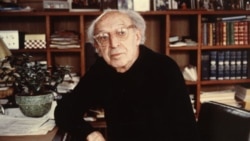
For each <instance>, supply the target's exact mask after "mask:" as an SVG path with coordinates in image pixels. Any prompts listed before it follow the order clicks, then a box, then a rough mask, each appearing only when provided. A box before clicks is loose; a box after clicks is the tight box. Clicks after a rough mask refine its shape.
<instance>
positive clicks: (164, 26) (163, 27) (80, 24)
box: [0, 10, 250, 113]
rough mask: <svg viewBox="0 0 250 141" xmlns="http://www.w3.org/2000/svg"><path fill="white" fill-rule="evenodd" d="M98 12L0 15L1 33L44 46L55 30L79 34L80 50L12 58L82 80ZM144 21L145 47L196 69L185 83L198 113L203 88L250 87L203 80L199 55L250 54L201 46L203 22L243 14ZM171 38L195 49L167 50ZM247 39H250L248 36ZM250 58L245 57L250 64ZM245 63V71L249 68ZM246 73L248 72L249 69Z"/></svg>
mask: <svg viewBox="0 0 250 141" xmlns="http://www.w3.org/2000/svg"><path fill="white" fill-rule="evenodd" d="M100 13H101V12H67V11H33V12H1V13H0V18H1V21H0V25H1V26H0V30H18V31H22V32H25V33H33V34H42V33H43V34H45V35H46V42H47V43H50V36H51V34H52V33H53V32H55V31H57V30H73V31H77V32H79V34H80V48H70V49H56V48H50V47H49V46H48V45H47V47H46V49H18V50H12V52H13V53H14V54H21V53H30V54H32V55H33V56H35V57H36V58H38V59H40V60H46V61H47V63H48V65H58V64H61V65H65V64H68V65H72V66H73V72H75V73H77V74H78V75H80V76H83V75H84V74H85V72H86V64H87V62H88V60H89V59H91V58H88V57H87V56H89V55H88V54H86V48H85V47H84V44H85V43H86V37H85V31H86V29H87V27H88V25H89V24H90V22H91V21H92V20H93V19H94V18H95V17H97V16H98V15H99V14H100ZM141 14H142V16H143V17H144V18H145V20H146V24H147V30H146V43H145V44H146V45H147V46H148V47H150V48H151V49H152V50H154V51H156V52H159V53H163V54H166V55H169V56H171V57H172V58H173V59H174V60H176V62H177V64H178V65H179V66H180V69H183V68H184V67H185V66H187V65H190V64H191V65H193V66H196V68H197V75H198V80H197V81H195V82H193V81H186V84H187V88H188V90H189V92H190V93H192V94H194V99H195V105H194V107H195V108H196V111H197V113H198V112H199V110H200V92H201V91H202V90H203V88H205V87H210V86H211V87H212V86H215V87H218V88H219V87H221V86H227V85H233V84H241V83H250V78H249V72H248V74H247V78H246V79H235V80H202V79H201V75H202V74H201V70H202V63H201V62H202V59H201V58H202V53H203V52H205V51H213V50H216V51H226V50H235V49H237V50H246V51H247V52H248V53H249V52H250V44H249V43H250V42H249V43H248V44H245V45H226V46H223V45H209V46H208V45H203V43H202V41H203V39H202V31H203V29H202V19H203V18H209V17H222V16H237V15H250V13H249V12H248V11H245V10H231V11H230V10H229V11H212V10H211V11H207V10H168V11H149V12H141ZM171 36H181V37H187V38H190V39H192V40H194V41H196V42H197V45H193V46H184V47H170V42H169V40H168V38H169V37H171ZM248 36H249V35H248ZM249 58H250V57H248V60H249ZM249 66H250V65H249V63H248V68H249ZM248 70H249V69H248Z"/></svg>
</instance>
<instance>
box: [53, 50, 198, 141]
mask: <svg viewBox="0 0 250 141" xmlns="http://www.w3.org/2000/svg"><path fill="white" fill-rule="evenodd" d="M95 105H98V106H102V107H103V108H104V110H105V118H106V122H107V130H108V141H194V140H196V121H195V116H194V114H193V111H192V106H191V103H190V99H189V96H188V92H187V88H186V86H185V82H184V79H183V76H182V74H181V71H180V70H179V67H178V66H177V64H176V63H175V62H174V61H173V60H172V59H171V58H170V57H168V56H166V55H162V54H158V53H155V52H153V51H152V50H150V49H148V48H147V47H145V46H143V45H141V46H140V55H139V57H138V59H137V60H136V62H135V63H134V64H133V66H132V67H131V68H130V69H129V70H128V71H127V72H125V73H118V72H116V71H115V70H114V69H113V68H112V67H110V66H109V65H107V64H106V62H105V61H104V60H103V59H102V58H98V59H97V61H96V62H95V64H94V65H93V66H92V67H91V68H90V69H89V70H88V71H87V73H86V74H85V75H84V76H83V77H82V78H81V80H80V82H79V84H78V85H77V86H76V88H75V89H74V90H73V92H72V93H71V94H68V95H67V96H65V97H64V98H63V99H62V100H61V101H60V102H59V103H58V106H57V107H56V110H55V119H56V124H57V126H59V127H60V128H63V129H65V130H66V131H69V132H70V133H71V134H72V135H73V136H74V137H75V139H79V140H82V141H83V140H84V139H85V138H86V135H87V134H89V133H90V132H92V131H94V129H93V128H92V127H91V126H90V124H89V123H87V122H85V121H84V120H83V118H82V117H83V114H84V113H85V112H86V111H87V110H88V109H89V108H90V107H93V106H95Z"/></svg>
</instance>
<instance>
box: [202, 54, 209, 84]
mask: <svg viewBox="0 0 250 141" xmlns="http://www.w3.org/2000/svg"><path fill="white" fill-rule="evenodd" d="M209 74H210V54H209V52H208V51H206V52H203V53H202V55H201V79H202V80H209Z"/></svg>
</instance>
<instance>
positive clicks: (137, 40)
mask: <svg viewBox="0 0 250 141" xmlns="http://www.w3.org/2000/svg"><path fill="white" fill-rule="evenodd" d="M135 37H136V45H140V44H141V38H142V35H141V32H140V31H139V30H138V29H137V30H136V34H135Z"/></svg>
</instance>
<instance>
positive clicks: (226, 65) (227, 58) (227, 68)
mask: <svg viewBox="0 0 250 141" xmlns="http://www.w3.org/2000/svg"><path fill="white" fill-rule="evenodd" d="M229 78H230V51H229V50H226V51H224V80H228V79H229Z"/></svg>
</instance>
